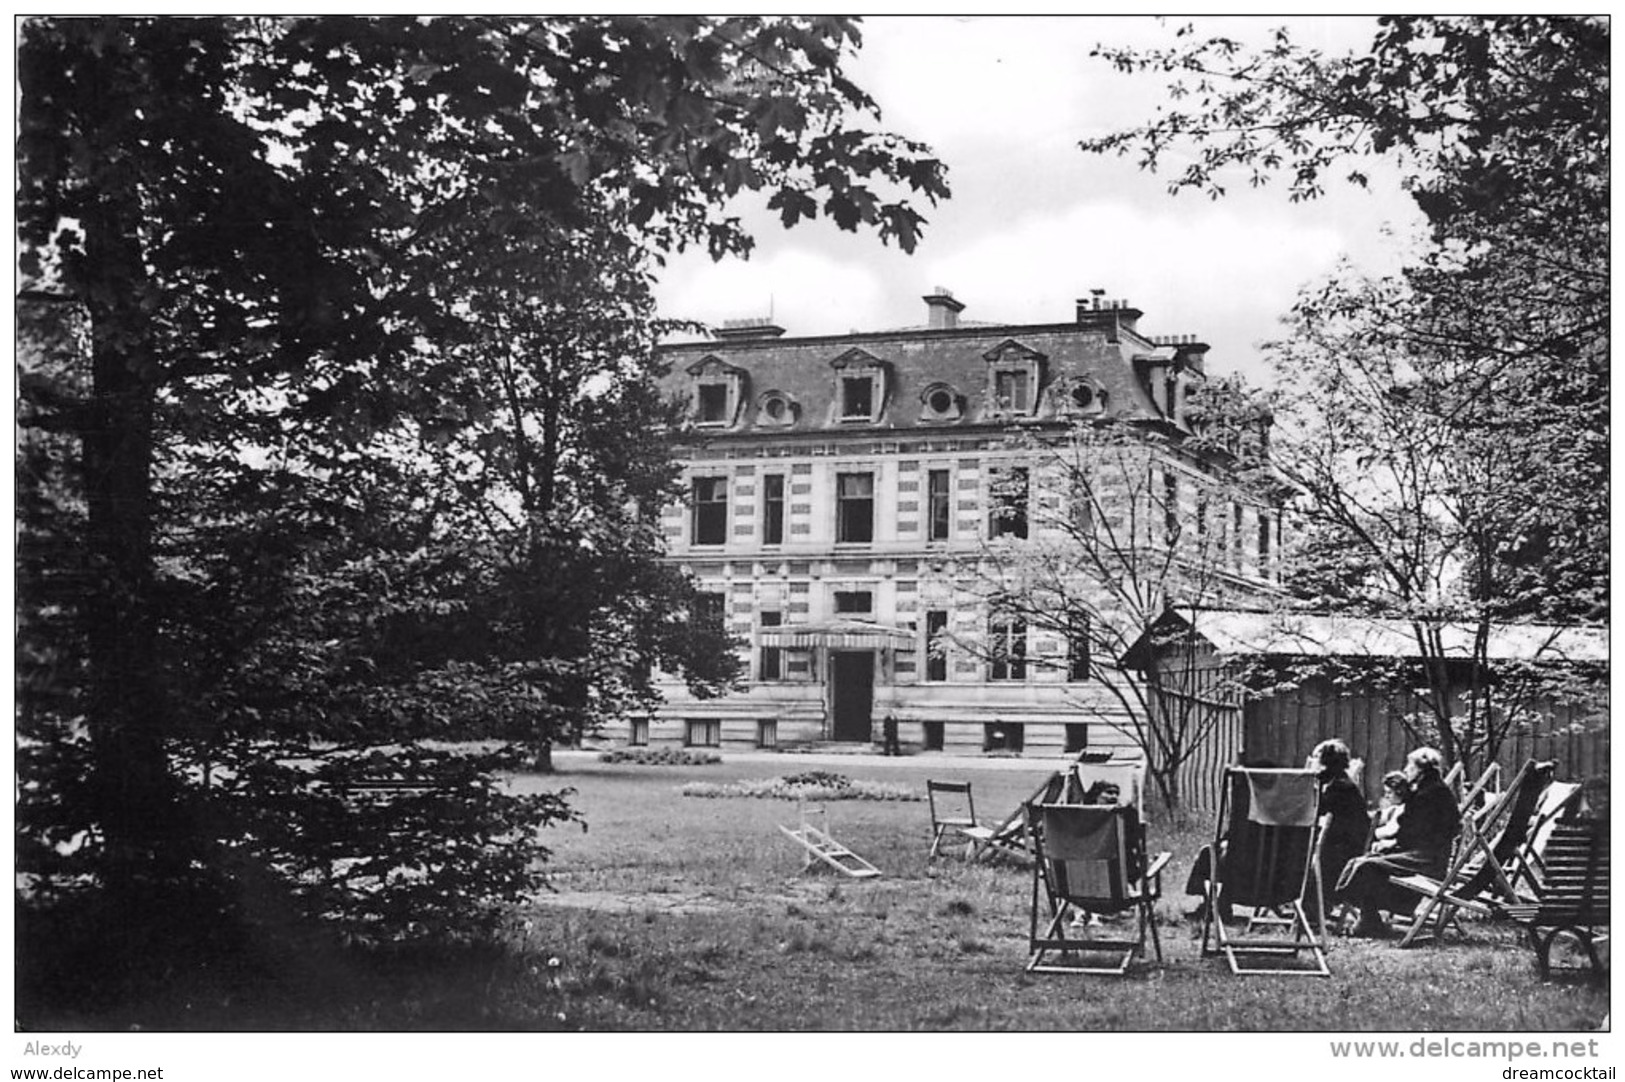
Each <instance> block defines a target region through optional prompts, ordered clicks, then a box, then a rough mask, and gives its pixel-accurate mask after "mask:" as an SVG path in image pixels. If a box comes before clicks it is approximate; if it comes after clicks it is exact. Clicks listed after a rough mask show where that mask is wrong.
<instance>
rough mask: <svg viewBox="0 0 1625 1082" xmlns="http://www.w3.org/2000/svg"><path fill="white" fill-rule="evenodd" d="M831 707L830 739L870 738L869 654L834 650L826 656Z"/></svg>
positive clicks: (871, 671) (871, 667)
mask: <svg viewBox="0 0 1625 1082" xmlns="http://www.w3.org/2000/svg"><path fill="white" fill-rule="evenodd" d="M829 675H830V681H831V683H832V684H833V685H834V687H833V688H832V689H831V691H830V699H831V705H832V708H833V712H834V715H835V719H834V720H835V724H834V730H835V731H834V732H833V733H831V734H830V737H831V739H834V740H851V741H863V742H867V741H869V740H870V739H871V734H870V728H869V722H870V719H869V712H870V710H871V708H872V707H873V705H874V698H875V655H874V653H873V651H869V650H864V651H856V650H853V651H835V652H833V653H831V654H830V666H829Z"/></svg>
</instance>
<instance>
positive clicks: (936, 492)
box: [925, 470, 953, 541]
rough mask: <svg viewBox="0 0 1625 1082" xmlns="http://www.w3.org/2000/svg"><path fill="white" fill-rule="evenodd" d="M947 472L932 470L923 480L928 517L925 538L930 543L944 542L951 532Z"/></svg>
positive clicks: (950, 502) (949, 492) (951, 514)
mask: <svg viewBox="0 0 1625 1082" xmlns="http://www.w3.org/2000/svg"><path fill="white" fill-rule="evenodd" d="M949 480H950V478H949V474H948V471H947V470H932V471H930V473H929V474H927V475H926V479H925V502H926V510H927V512H928V513H929V515H930V518H929V520H928V525H927V529H928V530H929V531H930V532H929V533H928V534H927V535H926V536H927V539H928V540H931V541H946V540H948V536H949V534H950V532H951V531H952V530H953V496H952V490H951V489H950V488H949V487H948V486H949Z"/></svg>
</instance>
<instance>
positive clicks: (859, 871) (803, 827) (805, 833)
mask: <svg viewBox="0 0 1625 1082" xmlns="http://www.w3.org/2000/svg"><path fill="white" fill-rule="evenodd" d="M796 810H797V812H798V815H797V818H798V819H799V820H800V825H799V826H795V827H787V826H785V825H784V824H782V823H780V824H779V830H780V831H782V832H783V833H784V834H786V835H787V836H788V837H789V838H790V839H791V840H792V841H794V842H795V843H796V844H797V845H799V846H801V848H802V849H804V850H806V852H805V854H804V856H803V857H802V862H801V870H802V871H804V872H806V871H810V870H812V869H813V868H814V867H815V865H814V863H813V862H814V861H815V860H817V861H822V862H823V863H825V864H827V865H829V866H830V867H831V868H834V869H835V870H836V871H838V872H840V873H841V874H842V875H844V876H847V877H848V878H850V879H873V878H874V877H875V876H877V875H879V874H880V869H879V868H876V867H875V866H874V865H873V864H870V863H869V862H868V861H867V860H864V859H863V858H862V857H860V856H858V855H857V854H856V853H854V852H852V850H850V849H848V848H847V847H846V846H844V845H842V844H841V843H840V842H838V841H836V840H835V837H834V835H832V834H830V832H829V809H828V808H826V807H824V806H823V805H822V804H813V805H809V804H807V803H806V802H805V801H797V802H796ZM815 815H816V816H818V817H820V818H821V819H822V820H823V822H824V825H823V826H822V827H815V826H813V825H812V817H813V816H815Z"/></svg>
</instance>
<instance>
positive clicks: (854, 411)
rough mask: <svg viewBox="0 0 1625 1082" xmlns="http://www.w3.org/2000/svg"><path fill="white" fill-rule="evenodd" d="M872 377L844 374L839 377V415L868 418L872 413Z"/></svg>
mask: <svg viewBox="0 0 1625 1082" xmlns="http://www.w3.org/2000/svg"><path fill="white" fill-rule="evenodd" d="M874 387H875V382H874V379H873V378H872V377H870V376H845V377H843V378H842V379H841V416H842V417H845V418H849V419H852V418H859V417H862V418H868V417H870V416H871V415H872V414H873V413H874V408H873V407H874Z"/></svg>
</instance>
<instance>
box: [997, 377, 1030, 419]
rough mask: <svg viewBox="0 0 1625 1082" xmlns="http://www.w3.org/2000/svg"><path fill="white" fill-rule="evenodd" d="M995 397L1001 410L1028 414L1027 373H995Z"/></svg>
mask: <svg viewBox="0 0 1625 1082" xmlns="http://www.w3.org/2000/svg"><path fill="white" fill-rule="evenodd" d="M993 397H994V398H995V399H997V400H998V406H999V409H1001V410H1006V411H1008V412H1011V413H1026V412H1027V373H1026V372H1023V371H1019V370H1017V371H1007V372H995V373H993Z"/></svg>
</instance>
